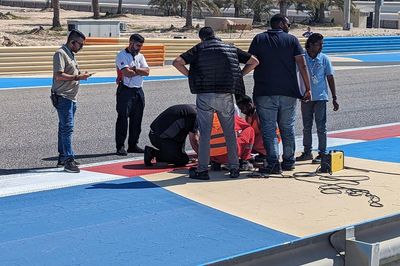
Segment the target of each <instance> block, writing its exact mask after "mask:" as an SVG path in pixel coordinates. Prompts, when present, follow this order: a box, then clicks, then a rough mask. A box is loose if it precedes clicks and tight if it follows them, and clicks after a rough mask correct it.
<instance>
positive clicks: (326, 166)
mask: <svg viewBox="0 0 400 266" xmlns="http://www.w3.org/2000/svg"><path fill="white" fill-rule="evenodd" d="M343 169H344V152H343V151H336V150H334V151H329V153H327V154H325V155H323V156H322V158H321V168H320V172H321V173H330V174H332V173H333V172H337V171H340V170H343Z"/></svg>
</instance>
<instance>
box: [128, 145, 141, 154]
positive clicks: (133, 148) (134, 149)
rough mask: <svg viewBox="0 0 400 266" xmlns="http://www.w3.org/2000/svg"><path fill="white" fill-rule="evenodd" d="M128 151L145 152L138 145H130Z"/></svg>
mask: <svg viewBox="0 0 400 266" xmlns="http://www.w3.org/2000/svg"><path fill="white" fill-rule="evenodd" d="M128 153H144V150H143V149H142V148H140V147H139V146H137V145H136V146H135V147H129V148H128Z"/></svg>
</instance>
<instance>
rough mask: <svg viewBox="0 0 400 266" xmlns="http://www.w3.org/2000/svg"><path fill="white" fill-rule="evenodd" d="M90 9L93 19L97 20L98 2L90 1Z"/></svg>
mask: <svg viewBox="0 0 400 266" xmlns="http://www.w3.org/2000/svg"><path fill="white" fill-rule="evenodd" d="M92 8H93V18H94V19H99V18H100V6H99V0H92Z"/></svg>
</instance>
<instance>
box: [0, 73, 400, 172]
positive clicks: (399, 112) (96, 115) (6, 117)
mask: <svg viewBox="0 0 400 266" xmlns="http://www.w3.org/2000/svg"><path fill="white" fill-rule="evenodd" d="M399 70H400V68H399V67H398V66H391V67H374V68H364V69H347V70H337V71H336V84H337V91H338V93H337V94H338V101H339V104H340V107H341V109H340V111H339V112H335V113H334V112H333V111H332V110H331V109H332V108H331V106H330V105H329V112H328V131H332V130H339V129H347V128H355V127H363V126H371V125H377V124H385V123H392V122H399V118H400V93H399V87H398V84H400V75H399V74H398V73H399ZM245 83H246V87H247V93H248V94H251V91H252V86H253V78H252V77H251V76H249V77H246V78H245ZM144 90H145V95H146V107H145V114H144V119H143V124H142V134H141V138H140V146H144V145H146V144H149V140H148V138H147V134H148V131H149V125H150V123H151V122H152V121H153V119H154V118H155V117H156V116H157V115H158V114H159V113H160V112H162V111H163V110H164V109H166V108H167V107H169V106H171V105H173V104H179V103H194V100H195V97H194V96H193V95H192V94H190V91H189V88H188V83H187V81H186V80H172V81H155V82H146V83H145V85H144ZM0 102H1V105H0V112H1V119H0V175H7V174H14V173H21V172H25V171H26V170H29V169H41V168H47V167H54V165H55V164H56V162H57V123H58V122H57V113H56V112H55V110H54V109H53V108H52V106H51V104H50V100H49V87H46V88H33V89H18V90H2V91H0ZM299 106H300V105H299ZM298 109H299V108H298ZM115 120H116V111H115V86H114V85H113V84H109V85H86V86H82V87H81V89H80V94H79V99H78V109H77V114H76V124H75V125H76V126H75V132H74V141H73V143H74V149H75V153H76V154H77V156H76V157H77V160H79V161H80V162H81V163H85V164H86V163H93V162H102V161H108V160H115V159H121V157H119V156H116V155H114V152H115V143H114V126H115ZM301 128H302V126H301V117H300V111H299V110H298V112H297V120H296V135H301ZM188 148H190V147H188ZM129 156H133V155H129Z"/></svg>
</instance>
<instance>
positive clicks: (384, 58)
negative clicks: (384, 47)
mask: <svg viewBox="0 0 400 266" xmlns="http://www.w3.org/2000/svg"><path fill="white" fill-rule="evenodd" d="M339 56H340V57H346V58H353V59H357V60H361V61H362V62H400V52H399V53H388V54H374V53H369V54H352V55H339Z"/></svg>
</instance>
